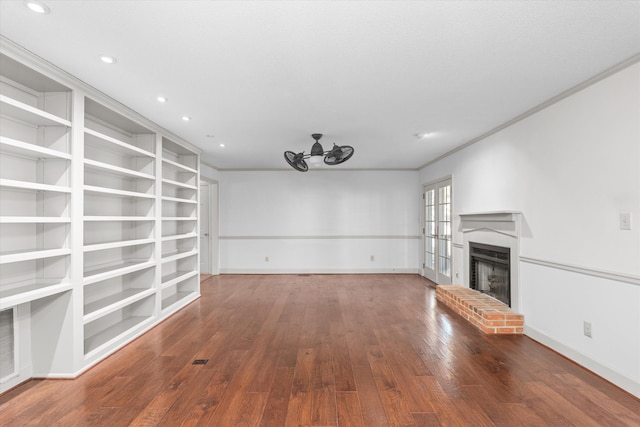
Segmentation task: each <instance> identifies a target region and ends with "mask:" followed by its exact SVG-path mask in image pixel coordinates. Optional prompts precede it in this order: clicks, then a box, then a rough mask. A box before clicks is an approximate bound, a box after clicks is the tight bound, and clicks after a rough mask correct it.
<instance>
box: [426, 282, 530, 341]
mask: <svg viewBox="0 0 640 427" xmlns="http://www.w3.org/2000/svg"><path fill="white" fill-rule="evenodd" d="M436 299H437V300H438V301H440V302H442V303H444V304H445V305H446V306H448V307H449V308H451V309H452V310H453V311H455V312H456V313H458V314H459V315H461V316H462V317H464V318H465V319H467V320H468V321H469V322H471V324H472V325H473V326H475V327H476V328H478V329H480V330H481V331H482V332H484V333H486V334H522V333H523V330H524V316H523V315H522V314H516V313H514V312H513V311H511V309H510V308H509V307H508V306H507V305H505V304H503V303H502V302H500V301H498V300H497V299H495V298H492V297H490V296H489V295H485V294H483V293H480V292H478V291H476V290H473V289H470V288H465V287H462V286H449V285H447V286H441V285H438V286H437V287H436Z"/></svg>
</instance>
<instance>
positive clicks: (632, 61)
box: [418, 53, 640, 170]
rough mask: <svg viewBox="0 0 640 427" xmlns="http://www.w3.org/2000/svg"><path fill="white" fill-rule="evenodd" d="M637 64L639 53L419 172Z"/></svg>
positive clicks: (424, 165)
mask: <svg viewBox="0 0 640 427" xmlns="http://www.w3.org/2000/svg"><path fill="white" fill-rule="evenodd" d="M636 62H640V53H637V54H635V55H633V56H632V57H630V58H627V59H625V60H624V61H621V62H619V63H618V64H616V65H614V66H613V67H611V68H609V69H607V70H605V71H603V72H601V73H599V74H596V75H595V76H593V77H591V78H590V79H587V80H585V81H583V82H582V83H578V84H577V85H575V86H573V87H572V88H569V89H567V90H565V91H564V92H562V93H560V94H559V95H556V96H554V97H552V98H549V99H547V100H546V101H544V102H542V103H540V104H538V105H536V106H535V107H533V108H531V109H529V110H527V111H525V112H524V113H522V114H520V115H518V116H516V117H514V118H513V119H511V120H508V121H506V122H504V123H503V124H501V125H499V126H497V127H495V128H493V129H491V130H490V131H488V132H485V133H483V134H482V135H479V136H477V137H475V138H473V139H472V140H470V141H468V142H465V143H464V144H462V145H458V146H457V147H456V148H454V149H452V150H449V151H447V152H446V153H444V154H442V155H440V156H438V157H436V158H435V159H433V160H429V161H428V162H427V163H424V164H423V165H422V166H419V167H418V170H421V169H423V168H426V167H427V166H430V165H432V164H434V163H437V162H439V161H440V160H442V159H444V158H447V157H449V156H451V155H452V154H455V153H457V152H458V151H461V150H464V149H465V148H467V147H469V146H470V145H473V144H475V143H476V142H479V141H482V140H483V139H486V138H488V137H490V136H491V135H493V134H496V133H498V132H500V131H501V130H503V129H506V128H508V127H509V126H511V125H514V124H516V123H518V122H519V121H521V120H524V119H526V118H527V117H530V116H533V115H534V114H536V113H537V112H539V111H542V110H544V109H545V108H547V107H550V106H552V105H553V104H556V103H558V102H560V101H562V100H563V99H565V98H568V97H570V96H571V95H574V94H576V93H578V92H580V91H581V90H584V89H586V88H588V87H589V86H591V85H594V84H596V83H598V82H599V81H601V80H604V79H606V78H607V77H609V76H611V75H613V74H615V73H617V72H619V71H622V70H624V69H625V68H627V67H630V66H632V65H633V64H635V63H636Z"/></svg>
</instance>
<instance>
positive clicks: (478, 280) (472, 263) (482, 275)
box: [469, 242, 511, 307]
mask: <svg viewBox="0 0 640 427" xmlns="http://www.w3.org/2000/svg"><path fill="white" fill-rule="evenodd" d="M510 260H511V249H510V248H506V247H502V246H494V245H487V244H484V243H476V242H469V287H470V288H471V289H475V290H477V291H480V292H482V293H484V294H487V295H489V296H492V297H493V298H495V299H497V300H499V301H502V302H503V303H505V304H506V305H508V306H509V307H511V280H510V278H511V265H510Z"/></svg>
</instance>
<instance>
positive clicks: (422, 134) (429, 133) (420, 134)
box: [413, 132, 433, 139]
mask: <svg viewBox="0 0 640 427" xmlns="http://www.w3.org/2000/svg"><path fill="white" fill-rule="evenodd" d="M431 135H433V132H423V133H416V134H414V135H413V136H415V137H416V138H418V139H424V138H428V137H430V136H431Z"/></svg>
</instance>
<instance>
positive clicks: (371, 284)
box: [0, 275, 640, 427]
mask: <svg viewBox="0 0 640 427" xmlns="http://www.w3.org/2000/svg"><path fill="white" fill-rule="evenodd" d="M429 283H430V282H428V281H427V280H425V279H423V278H421V277H419V276H414V275H310V276H309V275H299V276H296V275H274V276H271V275H270V276H257V275H256V276H216V277H209V278H206V279H205V280H204V281H203V282H202V298H201V299H199V300H198V301H196V302H194V303H192V304H191V305H189V306H188V307H187V308H185V309H184V310H182V311H181V312H179V313H177V314H176V315H174V316H173V317H172V318H170V319H169V320H167V321H165V322H164V323H162V324H160V325H158V326H157V327H155V328H154V329H152V330H151V331H149V332H148V333H147V334H145V335H144V336H142V337H140V338H139V339H137V340H136V341H134V342H133V343H131V344H129V345H128V346H127V347H125V348H124V349H122V350H121V351H119V352H117V353H116V354H114V355H112V356H111V357H109V358H108V359H107V360H105V361H104V362H102V363H100V364H99V365H97V366H96V367H94V368H93V369H91V370H89V371H88V372H86V373H85V374H84V375H82V376H80V377H79V378H77V379H75V380H44V381H43V380H33V381H30V382H28V383H26V384H24V385H22V386H21V387H18V388H16V389H14V390H12V391H10V392H8V393H6V394H5V395H3V396H0V424H1V425H3V426H26V425H44V426H49V425H60V426H80V425H82V426H126V425H134V426H156V425H157V426H181V425H183V426H192V425H193V426H195V425H203V426H249V425H252V426H341V427H342V426H365V427H373V426H454V425H456V426H494V425H495V426H536V427H537V426H571V425H574V426H599V427H601V426H639V425H640V415H639V414H640V400H638V399H636V398H635V397H634V396H632V395H630V394H628V393H626V392H624V391H622V390H620V389H619V388H617V387H615V386H613V385H611V384H610V383H608V382H606V381H604V380H603V379H601V378H599V377H597V376H596V375H594V374H592V373H590V372H588V371H586V370H585V369H583V368H581V367H579V366H578V365H576V364H574V363H572V362H570V361H568V360H566V359H565V358H563V357H561V356H560V355H558V354H556V353H554V352H553V351H551V350H549V349H547V348H545V347H543V346H541V345H539V344H537V343H536V342H534V341H532V340H531V339H529V338H527V337H525V336H486V335H483V334H481V333H479V332H478V331H477V330H476V329H474V328H473V327H472V326H470V325H469V324H467V323H466V322H465V321H463V320H462V319H461V318H460V317H458V316H457V315H456V314H454V313H453V312H452V311H450V310H449V309H447V308H445V307H443V306H442V305H441V304H438V303H436V300H435V290H434V289H433V288H431V287H430V286H429ZM525 320H526V319H525ZM195 359H208V362H207V363H206V364H204V365H194V364H192V362H193V361H194V360H195Z"/></svg>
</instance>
